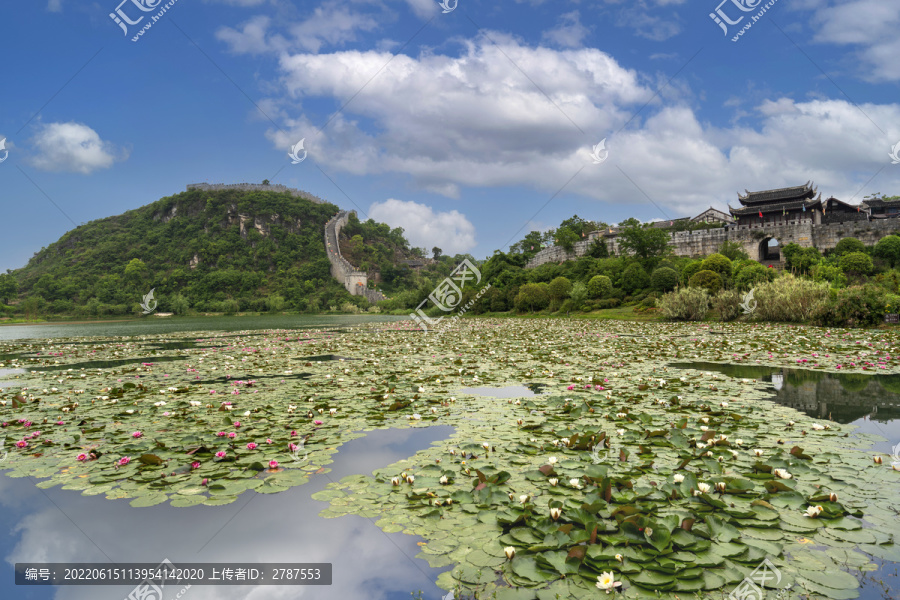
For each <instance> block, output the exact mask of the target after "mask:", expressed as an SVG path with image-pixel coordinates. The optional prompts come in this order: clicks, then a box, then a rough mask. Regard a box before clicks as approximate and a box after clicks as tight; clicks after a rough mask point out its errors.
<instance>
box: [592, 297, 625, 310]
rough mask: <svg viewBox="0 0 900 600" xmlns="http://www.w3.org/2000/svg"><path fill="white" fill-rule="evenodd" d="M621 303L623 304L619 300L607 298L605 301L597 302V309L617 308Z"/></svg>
mask: <svg viewBox="0 0 900 600" xmlns="http://www.w3.org/2000/svg"><path fill="white" fill-rule="evenodd" d="M621 303H622V302H621V301H620V300H619V299H618V298H605V299H603V300H599V301H597V308H601V309H603V308H615V307H617V306H619V305H620V304H621Z"/></svg>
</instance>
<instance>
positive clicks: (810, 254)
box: [782, 244, 822, 273]
mask: <svg viewBox="0 0 900 600" xmlns="http://www.w3.org/2000/svg"><path fill="white" fill-rule="evenodd" d="M782 254H783V256H784V267H785V268H786V269H788V270H791V271H797V272H799V273H809V270H810V269H811V268H812V267H813V266H814V265H816V264H818V262H819V261H820V260H821V259H822V255H821V254H819V251H818V250H817V249H815V248H803V247H802V246H799V245H797V244H788V245H787V246H785V247H784V250H783V251H782Z"/></svg>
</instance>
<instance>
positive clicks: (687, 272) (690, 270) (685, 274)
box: [681, 260, 703, 285]
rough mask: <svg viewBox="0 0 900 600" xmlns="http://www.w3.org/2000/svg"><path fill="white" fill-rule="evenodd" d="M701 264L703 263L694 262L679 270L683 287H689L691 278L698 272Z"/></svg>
mask: <svg viewBox="0 0 900 600" xmlns="http://www.w3.org/2000/svg"><path fill="white" fill-rule="evenodd" d="M702 262H703V261H699V260H695V261H693V262H690V263H688V264H686V265H685V266H684V268H683V269H682V270H681V283H683V284H684V285H689V282H690V280H691V277H693V276H694V275H696V274H697V273H698V272H700V270H701V267H700V265H701V264H702Z"/></svg>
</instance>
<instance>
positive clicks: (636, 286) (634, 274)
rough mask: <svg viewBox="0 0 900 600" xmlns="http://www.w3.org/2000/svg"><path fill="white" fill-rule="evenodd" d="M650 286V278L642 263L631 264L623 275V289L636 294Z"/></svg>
mask: <svg viewBox="0 0 900 600" xmlns="http://www.w3.org/2000/svg"><path fill="white" fill-rule="evenodd" d="M648 285H650V277H649V276H648V275H647V271H645V270H644V267H642V266H641V265H640V263H636V262H635V263H631V264H630V265H629V266H628V268H627V269H625V272H624V273H622V289H623V290H625V291H626V292H628V293H634V292H636V291H638V290H642V289H644V288H645V287H647V286H648Z"/></svg>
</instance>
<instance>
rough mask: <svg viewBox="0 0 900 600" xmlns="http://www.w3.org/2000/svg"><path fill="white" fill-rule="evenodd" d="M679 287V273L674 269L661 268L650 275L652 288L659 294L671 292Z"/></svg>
mask: <svg viewBox="0 0 900 600" xmlns="http://www.w3.org/2000/svg"><path fill="white" fill-rule="evenodd" d="M677 285H678V271H676V270H675V269H673V268H672V267H659V268H657V269H656V270H655V271H653V274H652V275H650V286H651V287H652V288H653V289H654V290H656V291H658V292H671V291H672V290H674V289H675V286H677Z"/></svg>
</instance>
